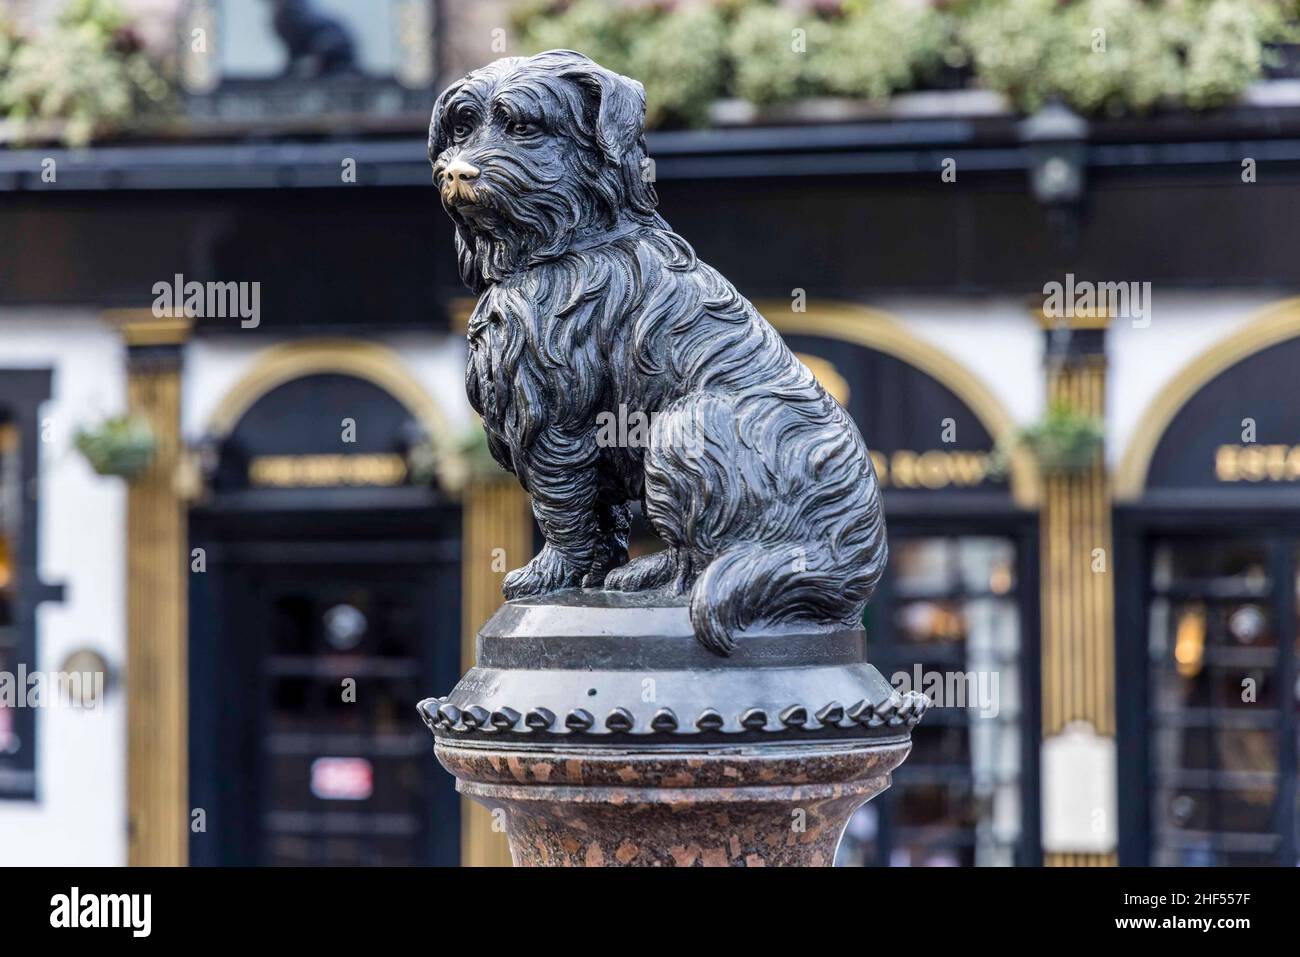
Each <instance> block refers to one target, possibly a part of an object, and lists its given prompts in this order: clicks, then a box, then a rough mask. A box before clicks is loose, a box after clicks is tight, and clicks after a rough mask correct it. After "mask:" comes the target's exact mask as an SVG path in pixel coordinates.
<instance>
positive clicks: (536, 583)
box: [501, 545, 582, 601]
mask: <svg viewBox="0 0 1300 957" xmlns="http://www.w3.org/2000/svg"><path fill="white" fill-rule="evenodd" d="M581 580H582V571H581V570H580V569H579V568H577V566H575V565H573V564H572V563H571V562H570V561H569V560H568V559H567V558H565V557H564V556H563V555H562V554H560V553H559V552H558V551H556V550H555V549H553V548H551V546H550V545H546V546H544V547H543V548H542V550H541V551H540V552H538V553H537V555H536V556H535V557H534V558H533V560H532V561H531V562H529V563H528V564H527V565H525V566H524V567H523V568H516V569H515V570H514V571H512V572H511V573H510V574H508V575H507V576H506V579H505V582H503V583H502V585H501V592H502V594H504V595H505V596H506V600H507V601H514V600H515V599H516V598H531V597H533V596H534V595H545V594H546V593H547V592H552V591H558V590H559V589H561V588H573V587H574V586H575V585H577V584H578V583H579V582H580V581H581Z"/></svg>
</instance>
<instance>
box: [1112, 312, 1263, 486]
mask: <svg viewBox="0 0 1300 957" xmlns="http://www.w3.org/2000/svg"><path fill="white" fill-rule="evenodd" d="M1283 298H1285V297H1284V296H1282V295H1280V294H1272V295H1260V294H1259V293H1258V292H1254V291H1251V292H1231V291H1221V292H1186V291H1178V290H1174V291H1167V292H1166V291H1162V290H1160V289H1159V288H1156V289H1153V290H1152V295H1151V324H1150V325H1149V326H1147V327H1146V328H1135V327H1134V325H1133V323H1132V321H1117V322H1115V323H1113V324H1112V326H1111V328H1110V331H1109V332H1108V333H1107V353H1108V355H1109V358H1110V376H1109V378H1108V389H1107V395H1106V458H1107V461H1108V463H1109V464H1110V466H1111V467H1112V468H1113V467H1115V466H1116V465H1118V464H1119V462H1120V461H1121V459H1123V457H1124V453H1125V451H1126V450H1127V449H1128V446H1129V442H1131V441H1132V439H1133V434H1134V432H1135V431H1136V430H1137V428H1138V426H1139V425H1141V423H1142V417H1143V416H1144V415H1146V414H1147V413H1148V411H1149V410H1150V408H1151V403H1152V402H1153V401H1155V398H1156V396H1157V395H1158V394H1159V393H1160V391H1161V390H1162V389H1164V387H1165V386H1166V385H1168V384H1169V381H1170V380H1171V379H1173V378H1174V377H1175V376H1176V375H1178V373H1179V372H1181V371H1182V370H1183V369H1184V368H1186V366H1187V365H1188V363H1190V362H1191V361H1192V360H1193V359H1195V358H1197V357H1198V356H1199V355H1200V354H1201V353H1202V352H1205V351H1206V350H1208V349H1211V348H1213V347H1214V345H1215V343H1217V342H1221V341H1223V340H1225V339H1228V338H1230V337H1231V336H1232V335H1234V334H1235V333H1236V332H1237V331H1238V330H1240V329H1241V328H1242V327H1243V326H1246V325H1248V324H1249V323H1250V322H1251V321H1252V320H1254V319H1255V318H1256V316H1257V314H1258V312H1259V311H1260V310H1261V309H1263V308H1264V307H1265V306H1268V305H1270V304H1272V303H1275V302H1277V301H1279V300H1280V299H1283Z"/></svg>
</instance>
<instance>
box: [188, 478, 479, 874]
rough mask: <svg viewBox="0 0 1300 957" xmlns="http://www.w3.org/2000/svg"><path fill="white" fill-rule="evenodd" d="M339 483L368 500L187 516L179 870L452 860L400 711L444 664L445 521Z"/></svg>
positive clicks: (450, 657) (430, 762) (449, 523)
mask: <svg viewBox="0 0 1300 957" xmlns="http://www.w3.org/2000/svg"><path fill="white" fill-rule="evenodd" d="M348 491H349V492H350V493H351V494H350V495H349V500H350V501H355V499H356V497H357V495H358V494H360V495H363V496H367V497H372V499H373V500H372V502H371V503H370V505H369V506H368V507H365V508H358V507H355V506H352V507H348V508H346V509H339V508H333V509H320V508H303V509H292V508H285V507H284V503H283V501H281V502H278V503H277V504H278V505H279V506H280V507H278V508H276V509H275V510H264V509H261V508H249V507H247V506H248V502H249V500H250V499H248V498H244V499H243V501H242V502H241V503H240V505H239V506H235V507H232V506H229V505H227V506H224V507H223V506H222V505H220V504H218V505H214V506H209V507H207V508H204V509H202V510H198V511H195V512H193V513H192V515H191V547H192V548H202V549H203V550H204V553H203V555H202V560H204V561H205V562H206V571H194V573H193V574H192V575H191V583H192V584H191V605H190V623H191V626H190V675H191V682H190V751H191V753H190V791H191V803H192V805H193V807H194V808H195V810H196V812H197V811H202V812H203V813H202V815H198V816H197V818H198V819H199V820H201V821H202V823H203V825H204V827H205V829H204V830H197V829H195V828H194V827H192V831H193V832H194V833H192V835H191V841H190V844H191V860H192V862H193V863H196V864H242V865H267V864H270V865H275V864H283V865H335V866H339V865H341V866H362V865H410V864H455V863H457V862H458V859H459V843H460V821H459V805H458V801H457V798H456V795H455V792H454V789H453V786H452V780H451V778H450V777H449V776H448V775H446V774H444V773H442V771H441V769H440V768H439V767H438V765H437V762H436V761H435V760H434V758H433V755H432V753H431V747H430V741H429V737H428V732H427V730H426V729H425V728H424V726H423V724H422V723H421V722H420V719H419V716H418V715H417V714H416V711H415V703H416V702H417V701H419V700H420V699H421V698H423V697H426V696H428V695H429V694H432V693H434V692H436V691H437V690H439V689H447V688H450V687H451V686H452V685H453V684H454V683H455V681H456V679H457V677H458V676H459V672H460V660H459V659H460V639H459V630H460V565H459V558H460V555H459V531H460V513H459V510H458V509H455V508H452V507H449V506H445V505H426V506H424V507H403V508H392V507H383V506H379V507H374V506H375V503H376V502H379V501H382V500H383V499H384V498H385V497H388V496H392V495H395V494H401V492H408V493H409V492H410V491H412V490H401V492H399V491H398V490H375V491H373V492H370V493H367V492H358V491H357V490H348ZM294 497H295V498H296V499H298V500H299V501H301V500H302V496H301V493H298V494H295V496H294ZM276 498H277V499H278V498H280V496H276ZM195 560H196V559H195V558H194V557H193V555H192V561H195Z"/></svg>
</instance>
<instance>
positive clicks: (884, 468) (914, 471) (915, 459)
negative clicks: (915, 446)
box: [871, 449, 990, 489]
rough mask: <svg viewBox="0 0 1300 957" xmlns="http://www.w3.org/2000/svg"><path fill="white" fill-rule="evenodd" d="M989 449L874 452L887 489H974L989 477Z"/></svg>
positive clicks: (874, 462) (877, 469) (875, 461)
mask: <svg viewBox="0 0 1300 957" xmlns="http://www.w3.org/2000/svg"><path fill="white" fill-rule="evenodd" d="M989 458H990V454H989V453H988V452H971V451H965V452H945V451H943V450H942V449H930V450H929V451H926V452H914V451H912V450H910V449H899V450H898V451H896V452H893V453H890V454H889V455H888V456H886V455H885V454H884V453H881V452H872V453H871V461H872V464H873V465H875V467H876V477H877V478H878V479H879V480H880V484H881V486H882V487H884V488H908V489H915V488H919V489H941V488H948V487H949V486H955V487H957V488H972V487H974V486H976V485H980V484H982V483H983V482H984V481H985V480H987V479H988V478H989Z"/></svg>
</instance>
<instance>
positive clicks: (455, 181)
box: [441, 159, 479, 186]
mask: <svg viewBox="0 0 1300 957" xmlns="http://www.w3.org/2000/svg"><path fill="white" fill-rule="evenodd" d="M478 173H479V169H478V167H477V166H472V165H470V164H469V163H466V162H465V161H464V160H462V159H457V160H452V161H451V162H450V163H448V164H447V165H446V166H445V167H443V170H442V174H441V178H442V185H444V186H459V185H460V184H462V183H464V184H469V183H472V182H473V181H474V180H476V179H478Z"/></svg>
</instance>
